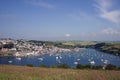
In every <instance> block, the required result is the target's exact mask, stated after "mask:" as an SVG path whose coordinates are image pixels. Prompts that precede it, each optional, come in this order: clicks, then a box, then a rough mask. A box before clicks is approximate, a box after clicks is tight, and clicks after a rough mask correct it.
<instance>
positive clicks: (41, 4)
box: [27, 0, 55, 9]
mask: <svg viewBox="0 0 120 80" xmlns="http://www.w3.org/2000/svg"><path fill="white" fill-rule="evenodd" d="M27 3H29V4H31V5H34V6H39V7H43V8H48V9H53V8H55V6H54V5H52V4H49V3H47V2H43V1H42V0H27Z"/></svg>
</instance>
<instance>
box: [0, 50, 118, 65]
mask: <svg viewBox="0 0 120 80" xmlns="http://www.w3.org/2000/svg"><path fill="white" fill-rule="evenodd" d="M90 62H94V65H106V64H113V65H116V66H120V56H114V55H110V54H106V53H104V52H99V51H96V50H94V49H84V50H82V51H80V52H76V53H75V52H73V53H56V54H45V55H42V56H32V57H22V58H16V57H0V64H13V65H22V66H23V65H26V64H33V65H34V66H40V65H47V66H52V65H59V64H61V63H65V64H67V65H69V66H71V67H75V66H76V65H77V64H90Z"/></svg>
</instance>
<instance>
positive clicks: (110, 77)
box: [0, 65, 120, 80]
mask: <svg viewBox="0 0 120 80" xmlns="http://www.w3.org/2000/svg"><path fill="white" fill-rule="evenodd" d="M0 80H120V71H113V70H111V71H106V70H105V71H104V70H74V69H57V68H40V67H27V66H12V65H0Z"/></svg>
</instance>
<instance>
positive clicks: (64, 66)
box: [58, 64, 70, 68]
mask: <svg viewBox="0 0 120 80" xmlns="http://www.w3.org/2000/svg"><path fill="white" fill-rule="evenodd" d="M58 68H70V67H69V66H68V65H67V64H60V65H59V66H58Z"/></svg>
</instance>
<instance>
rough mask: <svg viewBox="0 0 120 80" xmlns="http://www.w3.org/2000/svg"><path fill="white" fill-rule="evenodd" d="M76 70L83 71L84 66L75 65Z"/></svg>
mask: <svg viewBox="0 0 120 80" xmlns="http://www.w3.org/2000/svg"><path fill="white" fill-rule="evenodd" d="M76 69H84V66H83V65H81V64H77V65H76Z"/></svg>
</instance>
